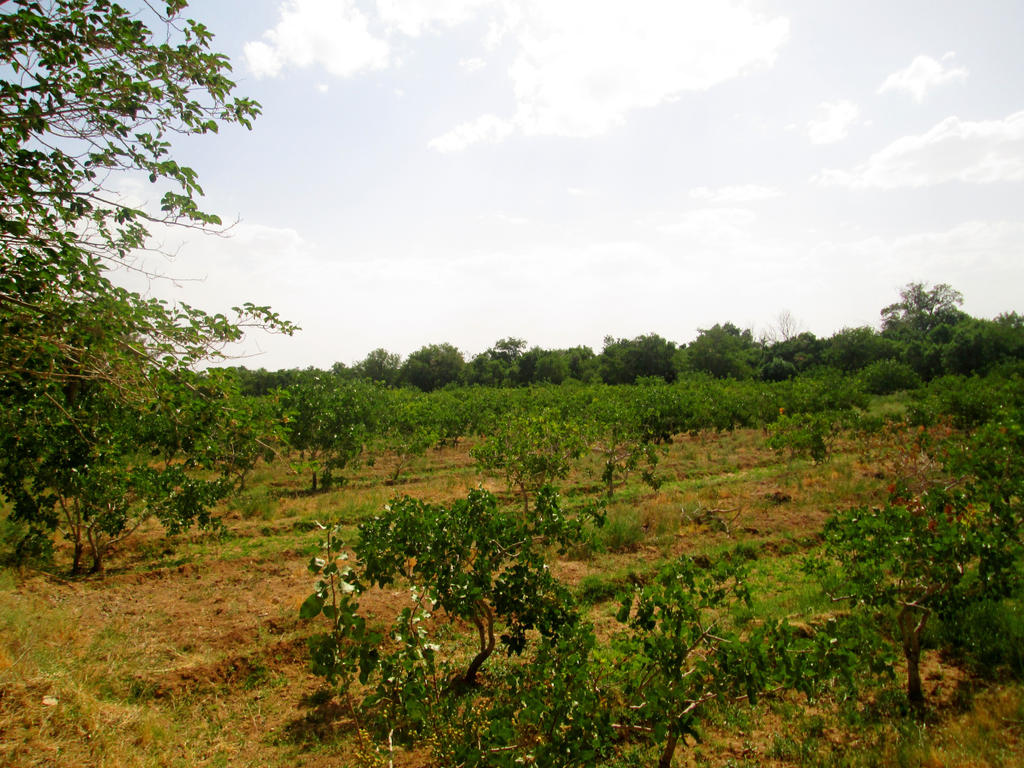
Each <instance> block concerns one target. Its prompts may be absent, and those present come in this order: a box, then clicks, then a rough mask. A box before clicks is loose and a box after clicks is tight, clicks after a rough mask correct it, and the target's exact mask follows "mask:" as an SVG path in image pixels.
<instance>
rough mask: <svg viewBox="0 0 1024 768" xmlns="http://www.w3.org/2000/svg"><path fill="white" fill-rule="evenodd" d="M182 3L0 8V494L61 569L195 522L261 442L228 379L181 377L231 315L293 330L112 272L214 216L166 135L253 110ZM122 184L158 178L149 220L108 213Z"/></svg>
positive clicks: (239, 328)
mask: <svg viewBox="0 0 1024 768" xmlns="http://www.w3.org/2000/svg"><path fill="white" fill-rule="evenodd" d="M185 5H186V4H185V2H180V1H175V2H170V3H167V4H166V5H165V8H166V11H165V12H164V13H159V12H157V11H156V10H154V9H153V8H152V7H151V6H149V8H150V10H149V12H146V13H138V12H129V11H127V10H125V9H124V8H122V7H121V6H119V5H116V4H114V3H110V2H108V0H48V1H47V2H32V1H30V0H13V2H10V3H7V4H4V6H3V8H2V9H0V41H2V45H0V64H2V67H0V69H2V73H3V79H2V80H0V377H2V382H3V383H2V384H0V435H2V438H0V439H2V441H3V458H2V459H0V490H2V493H3V495H4V497H5V498H6V499H7V500H8V501H10V502H11V504H12V505H13V507H14V511H13V515H14V517H15V518H16V519H17V520H19V521H20V522H21V523H22V524H23V525H24V526H25V528H26V538H25V541H32V542H35V544H33V545H32V547H31V548H32V549H35V550H40V548H42V549H45V546H44V545H45V542H46V541H47V540H48V538H49V536H50V535H51V533H52V532H53V531H55V530H60V531H61V532H62V533H63V535H64V536H66V537H68V538H69V539H70V540H71V541H72V542H73V544H74V548H75V557H74V561H73V569H74V570H78V569H79V568H80V566H81V554H82V552H83V549H84V547H85V546H86V544H88V546H89V548H90V550H91V554H92V557H93V569H94V570H100V569H102V567H103V554H104V552H105V551H106V550H107V548H108V547H109V545H110V543H111V542H112V541H116V540H117V539H119V538H121V537H123V536H124V535H126V534H127V533H128V532H130V531H131V530H132V529H133V528H134V526H135V524H136V523H137V522H138V521H139V520H141V519H144V518H145V517H146V516H148V515H150V514H154V513H155V514H157V515H158V516H159V517H160V518H161V520H163V521H164V523H165V524H166V525H167V526H168V527H169V528H171V529H174V528H176V527H178V526H182V525H188V524H190V523H192V522H193V521H196V520H198V521H200V522H203V521H207V520H208V519H209V515H208V510H209V508H210V505H211V504H212V503H213V502H214V501H215V500H216V499H218V498H220V497H221V496H222V495H223V493H224V492H225V491H226V490H227V477H228V476H229V475H231V476H234V477H235V479H238V478H239V477H240V475H239V474H238V473H239V472H242V471H243V468H244V466H245V465H246V464H247V463H248V464H251V462H252V460H253V458H254V456H255V455H256V454H257V453H258V452H259V449H257V448H255V447H254V446H255V445H256V444H257V443H256V441H258V440H259V439H260V437H261V436H262V434H264V433H266V431H267V430H266V429H263V428H262V427H260V426H258V425H256V424H254V423H253V422H252V419H251V418H250V417H249V416H246V415H243V414H242V410H244V408H245V406H246V401H243V400H241V399H240V398H238V397H235V395H236V393H235V391H234V389H233V384H232V383H231V377H227V376H223V375H219V374H213V375H208V376H207V375H200V374H197V373H195V368H196V365H197V364H198V363H200V362H201V361H204V360H208V359H210V358H211V357H216V356H218V355H219V353H220V350H221V348H222V347H223V345H224V344H226V343H228V342H231V341H235V340H237V339H239V338H241V335H242V332H243V325H242V324H244V323H254V324H257V325H260V326H264V327H272V328H276V329H279V330H284V331H291V330H292V329H291V326H289V325H288V324H287V323H282V322H281V321H280V320H278V318H277V317H276V316H275V315H274V314H273V313H271V312H270V311H269V310H268V309H267V308H264V307H255V306H251V305H247V306H245V307H242V308H236V310H235V314H236V316H237V318H238V319H237V320H229V318H228V317H227V316H225V315H223V314H208V313H206V312H203V311H201V310H198V309H195V308H193V307H190V306H187V305H184V304H179V305H173V306H172V305H168V304H165V303H163V302H160V301H157V300H155V299H147V298H144V297H142V296H140V295H139V294H137V293H133V292H131V291H128V290H125V289H124V288H121V287H119V286H118V285H117V284H116V283H115V282H113V281H112V280H111V277H110V270H111V269H113V268H116V267H117V266H119V265H121V264H123V263H124V262H125V260H126V259H127V258H129V257H131V256H132V255H133V252H135V251H137V250H140V249H145V248H147V247H148V246H149V242H148V241H149V231H148V229H147V227H149V226H152V225H154V224H159V225H174V224H179V225H185V226H191V227H203V226H206V225H215V224H219V220H218V219H217V217H216V216H214V215H212V214H208V213H205V212H203V211H202V210H201V209H200V208H199V206H198V203H197V198H198V197H199V196H200V195H201V194H202V190H201V188H200V187H199V185H198V182H197V176H196V173H195V171H193V170H192V169H191V168H188V167H185V166H182V165H179V164H178V163H177V162H175V161H174V160H173V159H172V157H171V155H170V149H171V144H170V137H171V136H173V135H174V134H184V135H189V134H205V133H209V132H213V131H216V130H217V128H218V125H220V124H223V123H239V124H241V125H244V126H248V125H249V124H250V121H251V120H252V118H253V117H255V116H256V115H257V114H258V112H259V107H258V105H257V104H255V103H254V102H252V101H250V100H248V99H236V98H234V97H232V95H231V92H232V89H233V87H234V83H233V82H232V81H231V80H230V79H229V78H228V77H227V73H228V72H229V71H230V67H229V65H228V63H227V60H226V59H225V57H224V56H223V55H221V54H219V53H215V52H213V51H211V50H210V43H211V35H210V33H209V31H208V30H207V29H206V28H205V27H204V26H203V25H202V24H199V23H197V22H194V21H190V20H187V19H184V18H182V17H181V12H182V10H183V9H184V7H185ZM147 19H148V22H149V23H150V24H152V25H153V28H151V27H150V26H147ZM154 29H155V30H156V31H154ZM119 174H142V175H144V176H146V177H148V178H149V181H150V182H151V183H152V184H155V185H157V187H158V189H159V190H160V193H161V195H162V196H161V198H160V208H159V210H158V211H150V210H145V209H143V208H141V207H136V206H134V205H132V204H130V203H128V202H125V200H124V199H123V198H122V197H121V196H120V195H118V194H117V193H116V191H115V180H116V179H117V177H118V175H119ZM217 409H221V410H222V413H220V414H218V413H215V411H216V410H217ZM249 427H252V430H251V431H250V429H249ZM159 458H162V459H164V460H163V462H162V463H160V465H159V466H157V465H158V459H159ZM172 458H173V460H172ZM200 469H201V470H205V471H206V472H207V475H205V476H201V475H196V474H195V472H193V471H192V470H200ZM216 469H219V470H220V475H221V476H220V477H216V476H213V477H211V476H209V475H208V473H209V471H210V470H216ZM40 543H42V545H41V544H40Z"/></svg>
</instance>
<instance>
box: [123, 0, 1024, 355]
mask: <svg viewBox="0 0 1024 768" xmlns="http://www.w3.org/2000/svg"><path fill="white" fill-rule="evenodd" d="M186 15H188V16H190V17H192V18H196V19H198V20H200V21H202V22H203V23H204V24H206V25H207V26H208V27H209V29H210V30H211V31H212V32H213V33H214V35H215V39H214V43H213V46H214V48H215V49H217V50H219V51H221V52H223V53H225V54H227V55H228V56H229V57H230V60H231V62H232V66H233V68H234V72H233V76H234V79H235V80H236V82H237V83H238V86H237V90H236V93H237V94H238V95H243V96H248V97H251V98H254V99H256V100H257V101H259V102H260V103H261V105H262V115H261V116H260V117H259V118H258V119H257V120H256V121H255V123H254V125H253V129H252V130H251V131H246V130H244V129H242V128H240V127H228V128H226V129H223V130H222V131H221V132H220V133H219V134H218V135H215V136H214V135H207V136H203V137H199V138H189V139H183V140H180V141H178V142H177V143H176V146H175V157H176V159H178V160H179V162H182V163H184V164H188V165H191V166H192V167H193V168H195V170H196V171H197V172H198V173H199V178H200V182H201V184H202V186H203V189H204V190H205V193H206V195H205V199H204V200H203V207H204V209H206V210H210V211H212V212H215V213H218V214H219V215H221V216H222V217H223V218H224V219H225V221H234V222H236V223H235V224H234V226H233V227H231V229H230V231H229V232H228V233H227V235H226V236H203V235H200V234H198V233H196V232H194V231H189V232H185V233H182V232H159V233H157V238H158V241H157V242H156V243H155V244H156V245H157V246H159V247H160V248H161V249H162V250H164V251H167V252H172V253H173V254H174V256H173V258H172V259H169V260H160V261H153V260H152V258H153V257H145V260H144V261H143V262H142V263H143V264H144V266H145V267H146V268H147V269H149V270H151V271H156V272H160V273H162V274H164V275H167V276H169V277H170V278H172V279H169V280H168V279H162V280H146V281H142V280H141V278H140V277H139V276H138V275H133V276H127V277H125V278H124V279H125V280H126V282H127V283H128V284H130V285H132V286H133V287H136V288H138V289H139V290H141V291H143V292H144V293H146V294H147V295H153V296H158V297H161V298H168V299H180V300H184V301H187V302H188V303H190V304H193V305H195V306H199V307H202V308H204V309H208V310H211V311H216V310H222V309H225V308H227V307H230V306H234V305H237V304H240V303H242V302H245V301H252V302H254V303H256V304H260V305H270V306H271V307H272V308H273V309H274V310H275V311H276V312H278V313H279V314H280V315H281V316H283V317H285V318H287V319H289V320H291V321H293V322H295V323H297V324H298V325H299V326H301V327H302V331H301V332H299V333H297V334H296V335H295V336H293V337H283V336H273V335H266V334H251V335H250V336H249V337H247V339H246V342H245V343H244V344H243V345H242V346H241V347H239V348H236V349H234V350H232V352H233V354H237V355H240V357H239V358H238V359H237V360H236V362H237V363H238V364H242V365H245V366H246V367H250V368H261V367H262V368H267V369H271V370H273V369H278V368H290V367H305V366H310V365H312V366H317V367H322V368H326V367H329V366H331V365H332V364H333V363H335V362H343V363H346V364H352V363H354V362H357V361H359V360H361V359H362V358H364V357H365V356H366V354H367V353H368V352H370V351H371V350H373V349H376V348H379V347H383V348H385V349H387V350H389V351H391V352H396V353H399V354H401V355H403V356H404V355H407V354H409V353H410V352H412V351H414V350H416V349H419V348H420V347H423V346H424V345H427V344H435V343H443V342H447V343H451V344H454V345H455V346H456V347H458V348H459V349H460V350H462V351H463V353H464V354H465V355H466V356H467V358H468V357H471V356H472V355H475V354H477V353H479V352H482V351H484V350H485V349H487V348H488V347H490V346H491V345H492V344H493V343H494V342H495V341H497V340H498V339H501V338H504V337H509V336H514V337H518V338H522V339H525V340H526V341H527V342H528V343H529V345H531V346H533V345H538V346H541V347H544V348H548V349H554V348H564V347H570V346H575V345H579V344H585V345H589V346H591V347H593V348H594V350H595V351H597V352H600V350H601V348H602V346H603V339H604V338H605V337H606V336H613V337H615V338H633V337H635V336H638V335H641V334H648V333H657V334H660V335H661V336H664V337H665V338H668V339H670V340H672V341H675V342H677V343H686V342H688V341H691V340H692V339H693V338H694V337H695V336H696V335H697V333H698V331H699V329H701V328H708V327H711V326H712V325H714V324H715V323H724V322H732V323H734V324H736V325H738V326H740V327H742V328H751V329H752V330H753V331H754V334H755V336H760V335H761V334H763V333H765V332H768V331H770V330H771V328H772V326H773V325H774V324H775V323H776V322H777V320H778V318H779V316H780V314H781V313H783V312H788V313H789V315H790V316H791V317H792V318H794V319H795V320H796V321H797V323H798V325H799V327H800V329H801V330H809V331H812V332H814V333H816V334H818V335H819V336H828V335H831V334H832V333H834V332H835V331H837V330H839V329H841V328H844V327H854V326H861V325H871V326H874V327H877V326H878V322H879V311H880V309H881V308H882V307H884V306H886V305H888V304H890V303H892V302H894V301H896V300H897V299H898V293H899V290H900V288H901V287H903V286H905V285H906V284H907V283H909V282H912V281H920V282H926V283H929V284H937V283H948V284H950V285H952V286H953V287H954V288H956V289H958V290H959V291H961V292H962V293H963V295H964V298H965V302H964V305H963V309H964V310H965V311H967V312H969V313H970V314H972V315H974V316H978V317H993V316H995V315H996V314H998V313H1000V312H1004V311H1011V310H1014V311H1018V312H1022V311H1024V205H1022V203H1024V47H1022V46H1021V45H1020V32H1021V30H1022V29H1024V3H1020V2H1019V0H1003V1H1001V2H1000V1H997V0H976V2H971V3H965V2H961V1H960V0H899V1H895V2H894V0H885V1H884V2H881V1H876V0H860V1H859V2H856V3H850V2H839V1H838V0H749V1H746V2H738V1H733V0H701V1H700V2H697V1H694V2H689V1H687V0H630V2H628V3H626V2H611V1H610V0H608V1H605V0H284V1H283V2H282V1H281V0H216V1H215V2H210V1H209V0H205V1H204V0H195V1H194V2H193V4H192V6H190V7H189V8H188V9H187V13H186ZM123 183H124V190H125V192H126V193H127V194H129V195H138V196H140V199H141V200H142V201H143V203H144V204H147V203H151V202H152V201H151V200H148V199H147V198H146V195H147V191H146V189H145V186H144V184H143V183H138V182H133V181H132V180H127V181H125V182H123ZM133 183H134V184H136V186H135V187H133V186H132V184H133Z"/></svg>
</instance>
